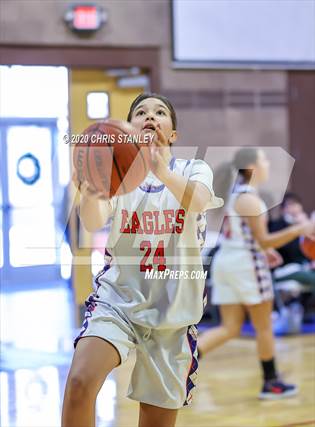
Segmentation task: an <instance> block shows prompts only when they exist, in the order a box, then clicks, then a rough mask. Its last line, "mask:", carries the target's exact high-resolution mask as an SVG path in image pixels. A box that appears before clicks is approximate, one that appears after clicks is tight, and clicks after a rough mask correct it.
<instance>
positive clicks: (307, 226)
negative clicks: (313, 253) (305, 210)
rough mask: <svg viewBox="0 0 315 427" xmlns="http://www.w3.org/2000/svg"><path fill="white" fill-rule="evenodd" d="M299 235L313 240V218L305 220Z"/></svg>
mask: <svg viewBox="0 0 315 427" xmlns="http://www.w3.org/2000/svg"><path fill="white" fill-rule="evenodd" d="M301 235H302V236H310V237H311V238H314V236H315V218H314V217H312V218H311V219H306V220H304V221H303V222H302V223H301Z"/></svg>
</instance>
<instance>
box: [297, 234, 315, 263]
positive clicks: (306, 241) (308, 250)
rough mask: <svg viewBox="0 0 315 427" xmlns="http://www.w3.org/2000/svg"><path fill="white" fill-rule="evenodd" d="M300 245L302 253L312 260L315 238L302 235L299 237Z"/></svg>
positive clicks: (314, 250) (313, 257) (314, 257)
mask: <svg viewBox="0 0 315 427" xmlns="http://www.w3.org/2000/svg"><path fill="white" fill-rule="evenodd" d="M300 246H301V250H302V252H303V254H304V255H305V256H306V257H307V258H309V259H311V260H312V261H314V260H315V239H311V238H309V237H303V238H302V239H301V243H300Z"/></svg>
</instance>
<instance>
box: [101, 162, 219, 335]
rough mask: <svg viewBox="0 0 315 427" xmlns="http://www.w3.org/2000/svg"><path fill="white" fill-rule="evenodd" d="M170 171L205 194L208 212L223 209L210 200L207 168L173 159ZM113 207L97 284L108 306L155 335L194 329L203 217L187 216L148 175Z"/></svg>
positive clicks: (200, 289)
mask: <svg viewBox="0 0 315 427" xmlns="http://www.w3.org/2000/svg"><path fill="white" fill-rule="evenodd" d="M169 168H170V169H171V170H173V171H174V172H176V173H177V174H179V175H182V176H184V177H186V178H189V179H190V180H192V181H198V182H201V183H203V184H204V185H205V186H206V187H207V188H208V189H209V191H210V193H211V195H212V198H211V202H210V203H209V204H208V206H207V209H211V208H215V207H220V206H221V205H222V200H221V199H218V198H216V197H215V196H214V194H213V189H212V179H213V175H212V171H211V169H210V167H209V166H208V165H207V163H205V162H204V161H202V160H182V159H175V158H172V160H171V161H170V164H169ZM113 202H114V206H113V208H114V209H113V221H112V224H111V231H110V235H109V238H108V242H107V245H106V250H105V259H106V264H105V267H104V269H103V270H102V271H101V272H100V273H99V274H98V275H97V277H96V279H95V281H96V284H97V285H98V286H101V285H102V286H104V287H105V288H106V290H107V292H108V301H109V302H110V303H111V304H113V305H114V306H115V307H117V309H119V310H120V311H121V312H123V313H124V314H125V315H126V316H127V318H128V320H130V321H131V322H133V323H136V324H139V325H142V326H144V327H149V328H159V329H163V328H164V329H166V328H177V327H183V326H187V325H191V324H194V323H198V322H199V320H200V318H201V316H202V313H203V297H204V287H205V279H204V277H203V275H202V273H203V265H202V259H201V254H200V248H201V247H202V244H203V243H204V240H205V234H206V214H205V212H203V213H200V214H199V213H196V212H188V211H186V210H185V209H184V208H183V207H181V206H180V204H179V202H178V201H177V200H176V198H175V196H174V195H173V194H172V193H171V191H170V190H169V189H168V188H167V187H166V186H165V185H164V184H163V183H162V182H160V181H159V180H158V179H157V177H156V176H155V175H154V174H153V173H152V172H149V174H148V176H147V177H146V179H145V180H144V182H143V183H142V184H141V185H140V186H139V187H138V188H137V189H136V190H134V191H132V192H131V193H128V194H125V195H123V196H119V197H115V198H114V199H113ZM183 273H185V275H184V276H183Z"/></svg>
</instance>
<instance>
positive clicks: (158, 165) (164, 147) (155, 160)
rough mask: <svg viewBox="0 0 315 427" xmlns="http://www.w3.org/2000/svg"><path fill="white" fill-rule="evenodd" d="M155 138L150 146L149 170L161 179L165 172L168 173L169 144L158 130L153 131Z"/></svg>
mask: <svg viewBox="0 0 315 427" xmlns="http://www.w3.org/2000/svg"><path fill="white" fill-rule="evenodd" d="M155 132H156V137H155V139H154V142H153V145H152V146H151V169H152V172H153V173H154V175H156V176H157V177H158V178H159V179H161V180H162V179H163V176H164V174H165V172H167V171H168V158H167V154H168V153H169V144H168V141H167V139H166V137H165V135H164V133H163V132H162V131H161V129H160V128H158V127H157V128H156V129H155Z"/></svg>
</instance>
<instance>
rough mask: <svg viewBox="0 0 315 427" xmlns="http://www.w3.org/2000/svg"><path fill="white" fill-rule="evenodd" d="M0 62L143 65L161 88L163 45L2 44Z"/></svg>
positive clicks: (153, 83) (153, 84)
mask: <svg viewBox="0 0 315 427" xmlns="http://www.w3.org/2000/svg"><path fill="white" fill-rule="evenodd" d="M0 65H55V66H58V65H59V66H65V67H69V68H71V67H82V68H84V67H86V68H129V67H140V68H143V69H144V70H145V71H146V72H147V73H148V75H149V77H150V82H151V89H152V92H159V91H160V48H159V47H152V48H151V47H150V48H131V47H91V46H78V47H73V46H58V45H52V46H44V45H28V46H25V45H10V44H0Z"/></svg>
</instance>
